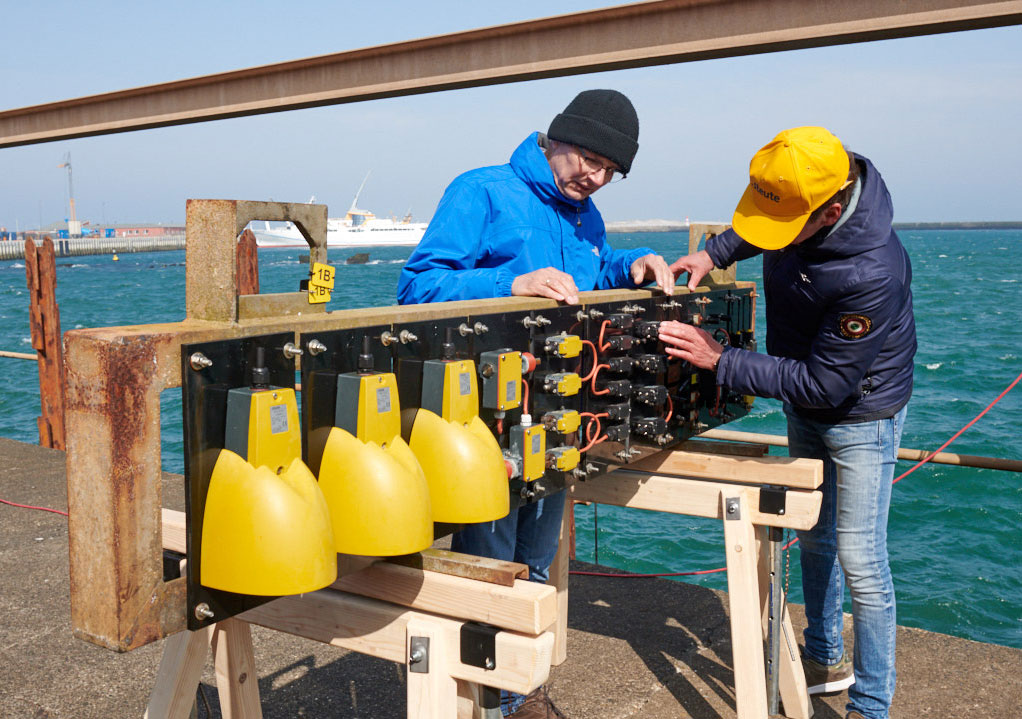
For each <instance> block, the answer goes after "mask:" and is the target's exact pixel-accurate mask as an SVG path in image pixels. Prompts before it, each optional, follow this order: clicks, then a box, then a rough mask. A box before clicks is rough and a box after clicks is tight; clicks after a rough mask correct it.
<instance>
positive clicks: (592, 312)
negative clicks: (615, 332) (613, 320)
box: [589, 309, 603, 320]
mask: <svg viewBox="0 0 1022 719" xmlns="http://www.w3.org/2000/svg"><path fill="white" fill-rule="evenodd" d="M600 317H603V313H602V312H600V311H599V310H597V309H590V310H589V319H592V320H597V319H599V318H600Z"/></svg>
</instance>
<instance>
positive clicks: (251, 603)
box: [181, 332, 295, 631]
mask: <svg viewBox="0 0 1022 719" xmlns="http://www.w3.org/2000/svg"><path fill="white" fill-rule="evenodd" d="M293 340H294V333H292V332H285V333H279V334H272V335H260V336H257V337H246V338H243V339H234V340H222V341H219V342H203V343H199V344H191V345H182V347H181V395H182V415H183V420H184V422H183V423H184V460H185V462H184V464H185V504H186V506H187V509H188V511H187V512H186V532H185V534H186V541H187V557H188V565H187V569H186V574H187V587H188V606H187V612H186V613H187V616H188V628H189V629H190V630H193V631H194V630H196V629H201V628H202V627H204V626H206V625H208V624H213V623H215V622H219V621H220V620H222V619H226V618H228V617H233V616H234V615H236V614H240V613H241V612H244V611H245V610H247V609H251V608H252V607H256V606H259V605H260V604H264V603H265V602H268V601H270V600H271V599H275V597H255V596H249V595H245V594H235V593H233V592H225V591H221V590H218V589H210V588H209V587H204V586H202V585H201V584H200V583H199V577H200V574H201V568H202V565H201V556H202V518H203V516H204V513H205V509H206V494H207V492H208V491H209V480H210V477H211V476H212V474H213V466H214V465H215V464H216V460H217V457H218V456H219V454H220V450H221V449H223V446H224V430H225V426H224V425H225V421H226V414H227V392H228V390H230V389H233V388H235V387H245V386H248V385H249V384H250V378H249V374H248V373H249V372H250V369H251V367H253V366H254V364H255V360H256V352H257V349H258V348H262V350H263V362H264V365H265V366H266V368H267V369H268V370H269V372H270V383H271V384H272V385H274V386H277V387H291V388H293V387H294V382H295V363H294V360H293V359H291V358H289V357H287V356H286V355H285V354H284V351H283V350H284V345H285V344H286V343H288V342H292V341H293ZM196 353H199V354H201V355H203V356H204V357H206V358H207V359H209V360H210V361H211V362H212V364H211V365H210V366H208V367H205V368H202V369H198V370H196V369H193V366H192V361H191V360H192V356H193V355H194V354H196ZM199 604H206V605H207V606H208V607H209V609H210V610H211V611H212V617H209V618H200V617H198V616H196V614H195V608H196V607H197V606H198V605H199Z"/></svg>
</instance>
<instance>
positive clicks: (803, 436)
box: [785, 406, 907, 719]
mask: <svg viewBox="0 0 1022 719" xmlns="http://www.w3.org/2000/svg"><path fill="white" fill-rule="evenodd" d="M906 413H907V407H905V408H902V409H901V411H900V412H898V414H896V415H895V416H894V417H891V418H890V419H882V420H877V421H873V422H862V423H860V424H823V423H820V422H814V421H811V420H807V419H804V418H802V417H799V416H798V415H797V414H795V413H794V412H793V411H792V410H791V408H790V407H789V406H785V414H787V417H788V454H789V455H790V456H792V457H809V458H813V459H822V460H823V487H822V489H823V505H822V506H821V507H820V520H819V522H818V523H817V524H816V526H815V527H813V528H812V529H810V530H808V531H804V532H798V538H799V540H800V543H801V554H802V592H803V595H804V597H805V603H806V619H807V621H808V627H807V628H806V631H805V653H806V655H807V656H809V657H810V658H811V659H814V660H815V661H817V662H820V663H821V664H835V663H837V662H839V661H841V657H842V656H843V655H844V643H843V641H842V637H841V630H842V623H843V616H842V613H841V611H842V610H841V608H842V603H843V599H844V585H845V584H847V585H848V589H849V591H850V592H851V595H852V622H853V625H852V628H853V636H854V637H855V650H854V653H853V658H852V666H853V668H854V671H855V684H853V685H852V686H851V687H850V688H849V690H848V700H849V701H848V706H847V708H846V709H847V711H851V710H855V711H858V712H859V713H860V714H862V715H863V716H864V717H866V718H867V719H887V716H888V710H889V708H890V706H891V700H892V698H893V697H894V682H895V671H894V642H895V632H896V629H897V625H896V617H895V602H894V582H893V581H892V579H891V569H890V565H889V564H888V558H887V514H888V509H889V508H890V504H891V481H892V479H893V478H894V465H895V461H896V459H897V455H898V445H899V444H900V442H901V429H902V426H903V425H904V422H905V415H906Z"/></svg>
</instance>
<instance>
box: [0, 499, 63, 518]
mask: <svg viewBox="0 0 1022 719" xmlns="http://www.w3.org/2000/svg"><path fill="white" fill-rule="evenodd" d="M0 502H2V503H3V504H9V505H11V506H12V507H21V508H22V509H38V510H39V511H41V512H53V513H54V514H62V515H63V516H65V517H66V516H67V512H62V511H61V510H59V509H50V508H49V507H36V506H34V505H31V504H18V503H17V502H8V501H7V500H6V499H0Z"/></svg>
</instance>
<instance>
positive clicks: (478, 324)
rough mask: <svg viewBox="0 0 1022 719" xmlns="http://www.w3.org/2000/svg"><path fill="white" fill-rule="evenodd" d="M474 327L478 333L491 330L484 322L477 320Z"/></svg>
mask: <svg viewBox="0 0 1022 719" xmlns="http://www.w3.org/2000/svg"><path fill="white" fill-rule="evenodd" d="M472 329H473V330H474V331H475V333H476V334H477V335H481V334H485V333H487V332H489V331H490V328H489V327H487V326H486V325H484V324H483V323H482V322H476V323H475V324H474V325H472Z"/></svg>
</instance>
